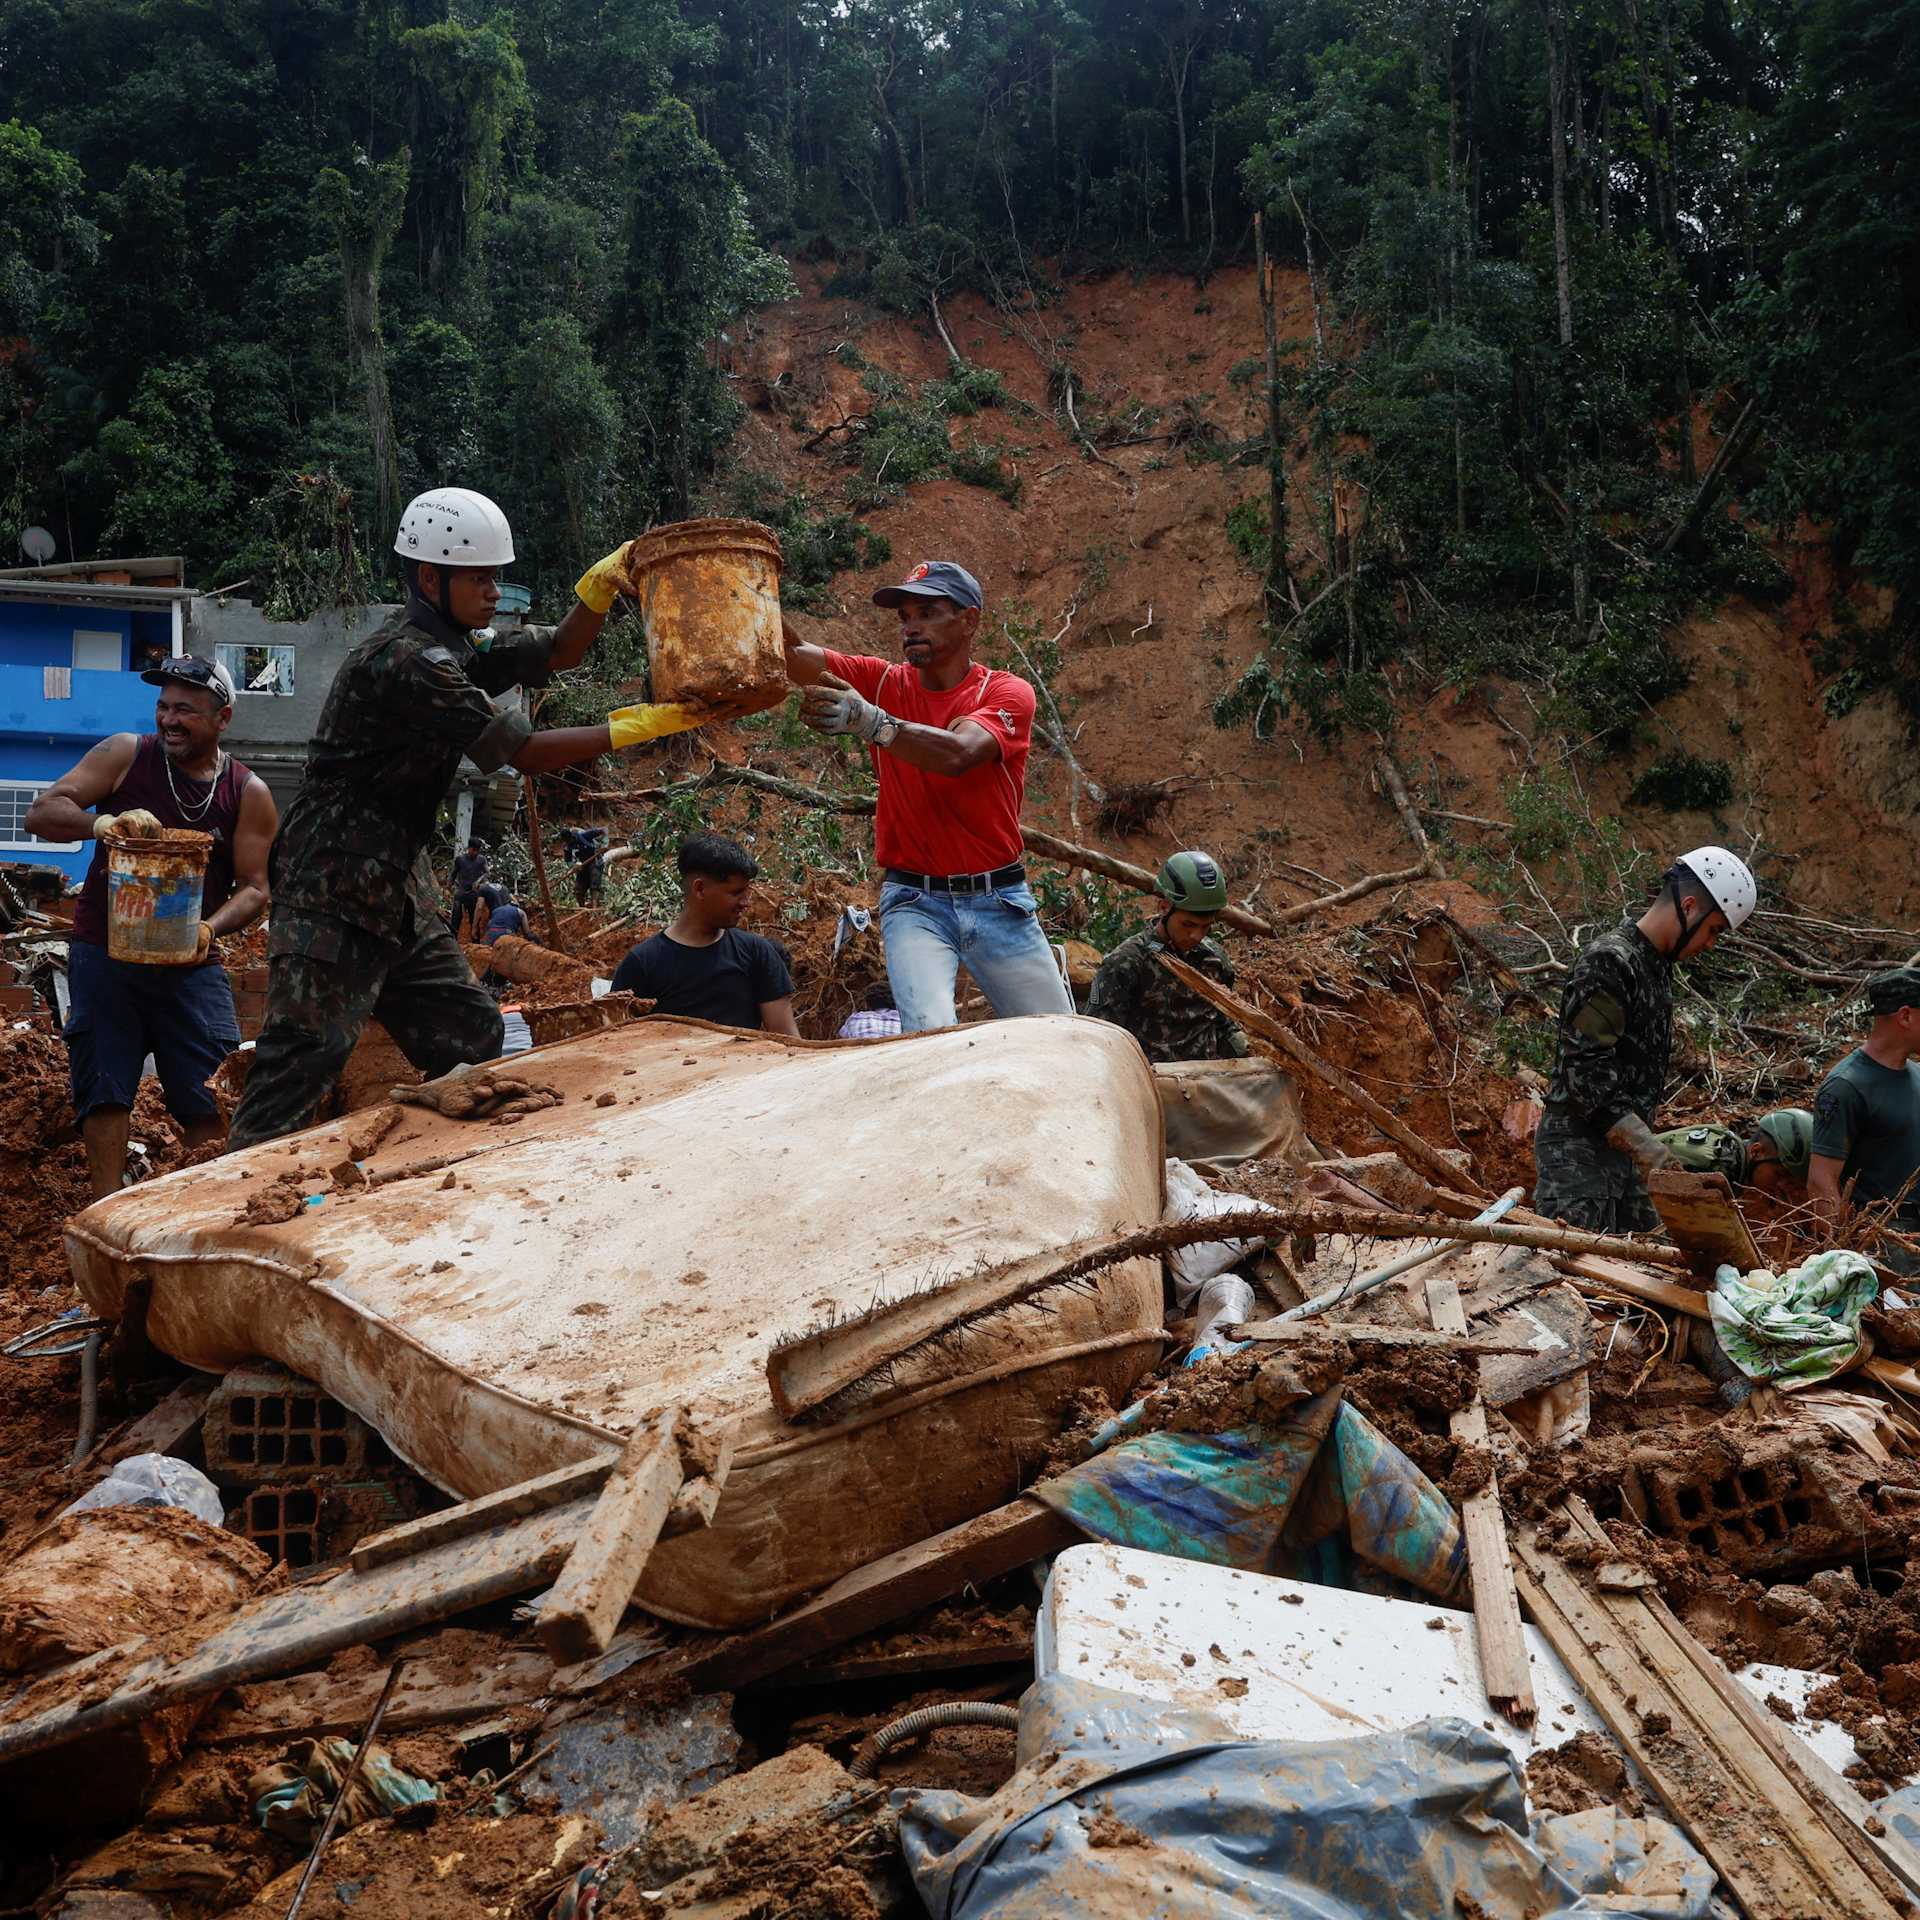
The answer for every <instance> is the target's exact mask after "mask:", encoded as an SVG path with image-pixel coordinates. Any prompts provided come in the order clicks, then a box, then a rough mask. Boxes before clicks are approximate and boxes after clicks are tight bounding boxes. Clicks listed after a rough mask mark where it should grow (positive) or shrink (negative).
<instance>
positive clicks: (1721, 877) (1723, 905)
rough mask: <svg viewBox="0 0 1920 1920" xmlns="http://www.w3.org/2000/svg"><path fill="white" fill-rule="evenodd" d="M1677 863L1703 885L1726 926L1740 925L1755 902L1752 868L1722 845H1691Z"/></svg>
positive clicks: (1750, 911)
mask: <svg viewBox="0 0 1920 1920" xmlns="http://www.w3.org/2000/svg"><path fill="white" fill-rule="evenodd" d="M1678 864H1679V865H1681V866H1683V867H1685V868H1686V870H1687V871H1688V872H1689V873H1690V874H1692V875H1693V877H1694V878H1695V879H1696V880H1698V881H1699V882H1700V884H1701V885H1702V886H1703V887H1705V888H1706V890H1707V893H1708V895H1709V896H1710V897H1711V898H1712V901H1713V904H1714V905H1715V906H1716V907H1718V908H1719V909H1720V911H1721V912H1722V913H1724V914H1725V915H1726V916H1727V925H1728V927H1729V928H1734V927H1738V926H1740V925H1742V924H1743V923H1744V922H1745V920H1746V919H1747V916H1748V915H1749V914H1751V913H1752V912H1753V909H1754V907H1755V905H1756V904H1757V903H1758V901H1759V898H1760V890H1759V888H1758V887H1756V886H1755V885H1754V880H1753V869H1752V868H1751V867H1749V866H1748V865H1747V863H1746V862H1745V861H1744V860H1742V859H1741V858H1740V857H1739V855H1737V854H1732V853H1729V852H1728V851H1727V850H1726V848H1725V847H1695V848H1694V850H1693V851H1692V852H1691V853H1683V854H1682V855H1681V856H1680V859H1679V863H1678ZM1676 904H1677V903H1676Z"/></svg>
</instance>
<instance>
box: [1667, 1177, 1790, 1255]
mask: <svg viewBox="0 0 1920 1920" xmlns="http://www.w3.org/2000/svg"><path fill="white" fill-rule="evenodd" d="M1647 1192H1648V1194H1649V1195H1650V1196H1651V1197H1652V1200H1653V1204H1654V1206H1655V1207H1656V1208H1657V1209H1658V1210H1659V1213H1660V1219H1661V1221H1662V1223H1663V1224H1664V1225H1665V1227H1666V1229H1667V1236H1668V1238H1669V1239H1671V1240H1672V1242H1673V1244H1674V1245H1675V1246H1676V1247H1678V1248H1680V1250H1681V1251H1682V1252H1683V1253H1685V1254H1686V1255H1687V1256H1688V1257H1689V1261H1690V1264H1691V1265H1692V1267H1693V1270H1694V1272H1695V1273H1696V1274H1697V1275H1698V1276H1699V1277H1700V1278H1701V1279H1702V1280H1711V1279H1712V1278H1713V1273H1714V1269H1715V1268H1716V1267H1718V1266H1721V1265H1722V1264H1730V1265H1732V1266H1736V1267H1738V1268H1739V1269H1740V1271H1741V1272H1742V1273H1748V1272H1750V1271H1751V1270H1752V1269H1753V1268H1755V1267H1763V1266H1765V1265H1766V1262H1765V1261H1764V1260H1763V1259H1762V1258H1761V1257H1760V1249H1759V1248H1758V1247H1756V1246H1755V1245H1754V1244H1753V1234H1752V1232H1751V1231H1750V1230H1749V1228H1748V1226H1747V1221H1746V1216H1745V1215H1744V1214H1743V1213H1741V1211H1740V1209H1739V1208H1738V1207H1737V1206H1735V1205H1734V1201H1733V1188H1732V1187H1731V1186H1729V1185H1728V1184H1727V1176H1726V1175H1725V1174H1724V1173H1689V1172H1687V1171H1686V1170H1685V1169H1684V1168H1680V1167H1665V1168H1662V1169H1661V1171H1660V1172H1658V1173H1651V1174H1649V1175H1648V1176H1647Z"/></svg>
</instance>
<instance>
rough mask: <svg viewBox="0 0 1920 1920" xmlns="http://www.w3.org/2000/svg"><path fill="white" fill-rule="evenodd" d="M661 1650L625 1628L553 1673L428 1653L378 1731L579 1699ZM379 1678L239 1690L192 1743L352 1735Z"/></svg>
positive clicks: (508, 1661) (333, 1678) (531, 1656)
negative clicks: (456, 1663)
mask: <svg viewBox="0 0 1920 1920" xmlns="http://www.w3.org/2000/svg"><path fill="white" fill-rule="evenodd" d="M665 1645H666V1641H665V1639H664V1638H663V1637H662V1636H661V1635H660V1634H659V1633H657V1632H650V1631H632V1630H629V1631H627V1632H623V1633H620V1634H616V1635H615V1636H614V1641H613V1645H612V1646H610V1647H609V1648H608V1649H607V1651H606V1652H605V1653H604V1654H602V1655H601V1656H600V1657H599V1659H597V1660H590V1661H587V1662H584V1663H583V1664H582V1665H580V1666H577V1667H556V1666H555V1665H554V1664H553V1662H552V1661H551V1660H550V1659H548V1658H547V1656H546V1655H545V1654H544V1653H542V1652H541V1651H540V1650H539V1649H538V1648H529V1647H507V1648H504V1649H503V1650H502V1651H501V1653H500V1655H499V1657H498V1658H497V1659H496V1660H494V1661H491V1662H490V1663H489V1664H487V1665H486V1666H484V1667H475V1666H463V1667H458V1668H455V1667H452V1666H450V1665H449V1664H448V1663H444V1662H442V1661H440V1660H438V1659H437V1658H436V1656H435V1655H434V1653H433V1651H432V1650H431V1647H429V1648H428V1649H427V1650H426V1651H425V1652H423V1653H422V1654H420V1655H419V1656H417V1657H415V1658H412V1659H410V1660H409V1661H408V1662H407V1666H406V1670H405V1671H404V1672H403V1673H402V1674H401V1676H400V1684H399V1685H398V1686H397V1687H396V1688H395V1689H394V1695H393V1700H392V1703H391V1705H389V1707H388V1708H387V1715H386V1718H385V1719H384V1720H383V1721H382V1722H381V1725H382V1726H384V1727H385V1728H386V1729H387V1731H388V1732H389V1733H399V1732H404V1731H405V1730H406V1729H407V1728H409V1727H436V1726H444V1725H446V1724H447V1723H449V1722H451V1721H456V1720H477V1719H479V1718H481V1717H482V1716H484V1715H486V1714H490V1713H498V1712H502V1711H504V1710H505V1709H507V1708H510V1707H523V1706H531V1705H533V1704H534V1703H535V1702H536V1701H545V1700H553V1699H559V1698H564V1697H566V1696H567V1695H570V1694H576V1693H584V1692H587V1691H590V1690H591V1689H592V1688H594V1687H596V1686H598V1685H599V1684H600V1683H601V1682H602V1681H603V1680H609V1679H611V1678H612V1677H613V1676H614V1675H615V1674H616V1673H622V1672H624V1671H625V1670H626V1669H627V1668H628V1667H630V1666H632V1665H634V1664H635V1663H636V1662H638V1661H641V1660H645V1659H648V1658H650V1657H651V1656H652V1655H654V1654H656V1653H658V1652H659V1651H660V1650H661V1649H662V1648H663V1647H664V1646H665ZM385 1680H386V1675H385V1674H384V1672H380V1671H377V1670H376V1671H375V1672H372V1673H356V1674H350V1675H336V1674H330V1673H325V1672H322V1673H301V1674H295V1675H292V1676H291V1677H290V1678H288V1679H285V1680H268V1681H262V1682H260V1683H259V1684H257V1685H253V1686H246V1687H240V1688H237V1689H235V1690H234V1695H233V1697H232V1704H231V1705H229V1704H228V1702H226V1701H222V1702H221V1703H220V1704H219V1705H218V1706H216V1707H215V1708H214V1710H213V1712H212V1713H211V1714H210V1715H209V1716H208V1717H207V1718H206V1719H205V1720H203V1721H201V1723H200V1725H199V1726H198V1727H197V1728H196V1729H195V1730H194V1736H193V1737H194V1743H195V1744H196V1745H197V1746H203V1747H217V1746H234V1745H237V1744H239V1743H240V1742H242V1741H247V1740H273V1739H280V1738H285V1737H287V1736H289V1735H294V1734H308V1735H319V1734H327V1733H350V1732H353V1731H354V1730H355V1729H357V1728H360V1727H363V1726H365V1725H366V1723H367V1716H368V1714H370V1713H371V1712H372V1711H373V1707H374V1702H375V1701H376V1700H377V1699H378V1698H379V1695H380V1689H381V1687H382V1685H383V1684H384V1683H385Z"/></svg>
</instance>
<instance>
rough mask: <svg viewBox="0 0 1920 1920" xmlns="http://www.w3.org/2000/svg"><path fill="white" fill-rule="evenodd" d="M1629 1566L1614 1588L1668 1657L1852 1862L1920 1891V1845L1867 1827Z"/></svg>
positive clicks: (1848, 1797)
mask: <svg viewBox="0 0 1920 1920" xmlns="http://www.w3.org/2000/svg"><path fill="white" fill-rule="evenodd" d="M1565 1507H1566V1512H1567V1517H1568V1518H1569V1519H1570V1520H1571V1521H1572V1522H1573V1530H1574V1531H1575V1532H1577V1533H1581V1534H1584V1535H1585V1536H1586V1538H1587V1539H1589V1540H1591V1541H1593V1542H1595V1543H1596V1544H1599V1543H1601V1542H1608V1536H1607V1533H1606V1530H1605V1529H1604V1528H1603V1527H1602V1526H1601V1525H1600V1523H1599V1521H1598V1520H1596V1519H1595V1518H1594V1517H1593V1512H1592V1509H1591V1508H1589V1507H1588V1505H1587V1503H1586V1502H1585V1501H1584V1500H1582V1499H1580V1498H1578V1497H1577V1496H1569V1497H1568V1499H1567V1500H1566V1502H1565ZM1608 1544H1611V1543H1610V1542H1608ZM1606 1571H1607V1569H1606V1568H1605V1567H1604V1566H1603V1567H1602V1568H1601V1569H1600V1574H1601V1575H1602V1576H1604V1575H1605V1573H1606ZM1634 1571H1635V1572H1641V1573H1642V1578H1641V1579H1639V1580H1637V1581H1633V1582H1631V1583H1627V1584H1626V1585H1616V1586H1615V1587H1614V1589H1613V1590H1614V1591H1629V1590H1631V1591H1635V1592H1637V1593H1638V1595H1639V1597H1640V1599H1641V1600H1643V1601H1644V1603H1645V1605H1646V1609H1647V1618H1648V1621H1649V1622H1650V1623H1651V1624H1652V1626H1654V1627H1655V1628H1657V1629H1658V1630H1659V1631H1660V1632H1662V1633H1664V1634H1665V1636H1666V1639H1667V1643H1668V1645H1669V1647H1670V1648H1671V1651H1672V1658H1673V1660H1674V1661H1675V1662H1680V1661H1684V1662H1685V1663H1686V1664H1687V1665H1688V1666H1690V1667H1692V1668H1693V1669H1694V1671H1695V1672H1696V1673H1697V1674H1698V1675H1699V1677H1700V1678H1701V1679H1702V1680H1703V1681H1704V1682H1705V1683H1706V1684H1707V1686H1708V1687H1710V1688H1711V1689H1712V1690H1713V1692H1714V1693H1715V1694H1716V1695H1717V1696H1718V1697H1719V1698H1720V1699H1721V1700H1722V1701H1723V1702H1724V1703H1725V1705H1726V1706H1727V1707H1728V1708H1729V1709H1730V1710H1731V1711H1732V1713H1733V1714H1734V1715H1735V1717H1736V1718H1737V1719H1738V1720H1739V1721H1740V1723H1741V1725H1742V1726H1744V1727H1745V1728H1746V1730H1747V1732H1748V1734H1749V1735H1750V1736H1751V1737H1752V1738H1753V1740H1754V1742H1755V1744H1756V1745H1757V1746H1758V1747H1759V1748H1760V1749H1761V1750H1762V1751H1763V1752H1765V1753H1768V1754H1771V1755H1772V1756H1773V1758H1774V1759H1775V1760H1776V1761H1777V1762H1778V1763H1779V1765H1780V1766H1781V1768H1782V1769H1783V1770H1784V1771H1785V1772H1786V1774H1787V1775H1788V1776H1789V1778H1790V1779H1791V1780H1792V1782H1793V1784H1794V1786H1795V1787H1796V1788H1797V1789H1798V1791H1799V1793H1800V1795H1801V1797H1802V1798H1803V1799H1804V1800H1806V1801H1807V1803H1808V1805H1809V1806H1810V1807H1811V1808H1812V1809H1813V1810H1814V1811H1815V1812H1816V1813H1817V1814H1819V1815H1820V1817H1821V1818H1822V1819H1823V1820H1824V1821H1825V1823H1826V1825H1827V1827H1828V1829H1829V1830H1830V1831H1831V1832H1832V1834H1833V1835H1834V1837H1835V1839H1837V1840H1838V1841H1839V1842H1840V1844H1841V1845H1842V1846H1843V1847H1844V1848H1845V1849H1846V1850H1847V1852H1848V1853H1849V1854H1851V1855H1852V1857H1853V1858H1854V1860H1855V1861H1856V1862H1859V1863H1861V1864H1862V1865H1864V1866H1866V1868H1867V1870H1868V1872H1869V1874H1870V1875H1872V1876H1873V1877H1874V1878H1876V1879H1877V1880H1878V1879H1880V1870H1881V1869H1884V1870H1885V1872H1886V1873H1887V1874H1889V1875H1891V1876H1892V1879H1894V1880H1898V1881H1899V1882H1901V1883H1902V1886H1903V1887H1904V1888H1905V1889H1906V1890H1907V1891H1910V1892H1911V1891H1920V1849H1916V1848H1915V1847H1914V1846H1912V1845H1911V1844H1910V1843H1909V1842H1907V1841H1904V1840H1902V1839H1900V1837H1899V1836H1898V1835H1897V1834H1895V1833H1893V1832H1892V1831H1891V1830H1888V1831H1887V1832H1885V1833H1882V1834H1873V1833H1869V1832H1868V1831H1867V1830H1866V1822H1867V1820H1868V1818H1869V1817H1870V1816H1871V1814H1872V1811H1873V1809H1872V1807H1871V1806H1870V1805H1869V1804H1868V1802H1867V1801H1865V1800H1863V1799H1862V1798H1861V1797H1860V1795H1859V1794H1858V1793H1857V1792H1856V1791H1855V1790H1854V1788H1853V1786H1852V1784H1851V1783H1850V1782H1849V1781H1847V1780H1846V1779H1845V1778H1843V1777H1842V1776H1841V1775H1840V1774H1838V1773H1836V1772H1834V1770H1833V1769H1832V1768H1831V1767H1829V1766H1828V1765H1827V1763H1826V1762H1825V1761H1824V1760H1822V1759H1821V1758H1820V1756H1819V1755H1818V1754H1817V1753H1815V1752H1814V1750H1813V1749H1812V1747H1810V1746H1809V1745H1808V1744H1807V1743H1806V1741H1804V1740H1803V1739H1801V1738H1800V1736H1799V1735H1798V1734H1797V1733H1796V1732H1795V1731H1794V1730H1793V1729H1792V1728H1791V1727H1790V1726H1788V1725H1786V1724H1785V1723H1783V1722H1782V1721H1779V1720H1776V1719H1775V1718H1774V1717H1773V1716H1772V1715H1771V1714H1769V1713H1764V1712H1762V1711H1761V1709H1760V1708H1759V1707H1758V1706H1757V1705H1755V1703H1754V1698H1753V1695H1752V1694H1750V1693H1749V1692H1748V1691H1747V1690H1746V1688H1745V1687H1743V1686H1741V1685H1740V1684H1739V1683H1738V1682H1737V1681H1736V1680H1735V1679H1734V1677H1733V1675H1732V1674H1730V1673H1729V1672H1728V1671H1727V1668H1726V1664H1725V1663H1724V1662H1723V1661H1721V1660H1718V1659H1716V1658H1715V1657H1714V1656H1713V1654H1711V1653H1710V1652H1709V1651H1708V1650H1707V1649H1706V1648H1705V1647H1704V1646H1702V1645H1701V1643H1700V1642H1699V1641H1698V1640H1696V1639H1695V1638H1694V1636H1693V1635H1692V1634H1691V1633H1690V1632H1688V1630H1687V1629H1686V1628H1685V1627H1684V1626H1683V1625H1681V1623H1680V1621H1679V1620H1678V1619H1677V1618H1675V1616H1674V1613H1673V1610H1672V1609H1671V1608H1670V1607H1669V1606H1668V1605H1667V1603H1666V1601H1665V1600H1664V1599H1663V1598H1662V1597H1661V1594H1660V1589H1659V1587H1658V1586H1657V1584H1656V1583H1655V1582H1654V1581H1653V1580H1651V1579H1650V1578H1646V1577H1645V1576H1644V1573H1643V1570H1641V1569H1638V1568H1636V1569H1634ZM1599 1584H1600V1586H1601V1587H1602V1589H1603V1590H1605V1589H1606V1588H1607V1585H1608V1583H1607V1582H1606V1580H1605V1579H1604V1578H1601V1579H1600V1580H1599ZM1881 1890H1882V1892H1884V1893H1887V1894H1889V1895H1891V1896H1893V1897H1894V1898H1895V1902H1896V1904H1898V1899H1899V1894H1900V1889H1899V1888H1896V1887H1894V1886H1892V1885H1891V1884H1890V1883H1888V1882H1886V1881H1884V1880H1882V1881H1881Z"/></svg>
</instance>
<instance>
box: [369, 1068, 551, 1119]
mask: <svg viewBox="0 0 1920 1920" xmlns="http://www.w3.org/2000/svg"><path fill="white" fill-rule="evenodd" d="M392 1097H393V1098H394V1099H395V1100H402V1101H405V1102H406V1103H407V1104H408V1105H409V1106H415V1107H431V1108H432V1109H433V1110H434V1111H435V1112H436V1113H440V1114H444V1115H445V1116H446V1117H447V1118H448V1119H449V1120H479V1119H482V1118H484V1117H486V1116H489V1115H491V1116H494V1117H496V1118H500V1119H510V1118H512V1117H513V1116H514V1115H515V1114H520V1113H538V1112H540V1111H541V1109H542V1108H544V1107H557V1106H558V1105H559V1104H560V1101H561V1097H562V1096H561V1094H560V1091H559V1089H558V1088H557V1087H550V1086H546V1085H544V1084H542V1083H541V1082H538V1081H533V1080H527V1079H524V1078H522V1077H521V1076H520V1075H518V1074H515V1073H513V1072H512V1071H511V1070H510V1069H508V1068H506V1067H504V1066H503V1065H502V1064H501V1063H500V1062H499V1061H495V1062H493V1063H492V1064H491V1065H488V1066H476V1065H475V1064H473V1063H472V1062H471V1061H468V1062H466V1063H464V1064H462V1065H460V1066H457V1067H453V1068H451V1069H449V1070H448V1071H447V1072H446V1073H443V1074H442V1075H441V1076H440V1078H439V1079H437V1080H423V1081H422V1082H421V1083H420V1084H419V1085H418V1086H417V1087H395V1088H393V1089H392Z"/></svg>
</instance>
